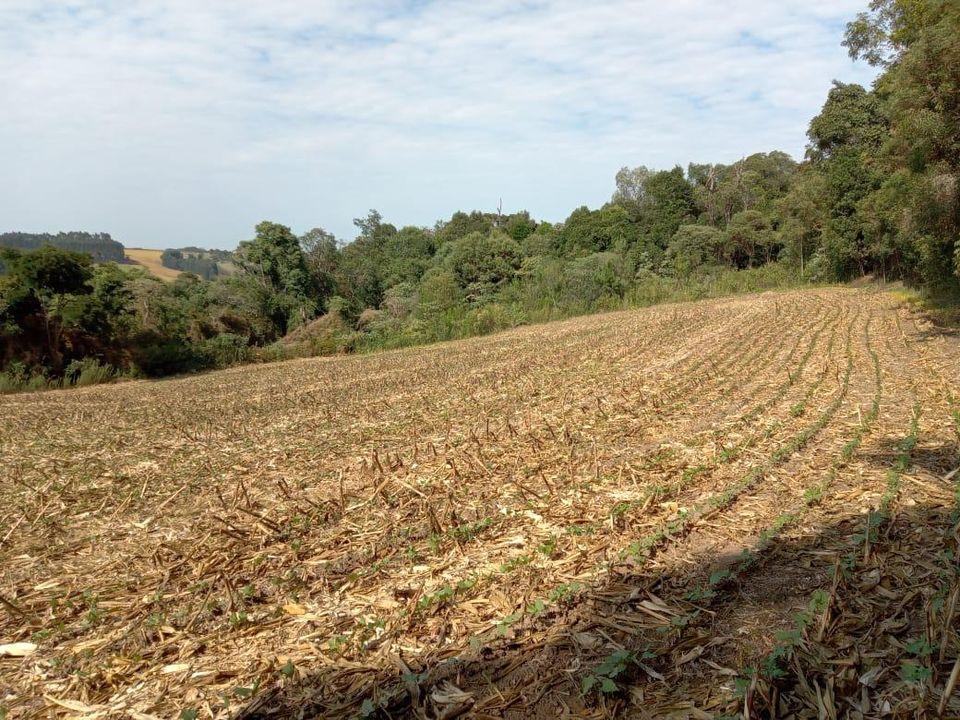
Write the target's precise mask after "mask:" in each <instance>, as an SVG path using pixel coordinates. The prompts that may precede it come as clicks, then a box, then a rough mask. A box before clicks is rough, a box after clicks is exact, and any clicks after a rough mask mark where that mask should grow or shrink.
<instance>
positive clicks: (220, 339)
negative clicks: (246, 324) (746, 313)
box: [200, 333, 250, 368]
mask: <svg viewBox="0 0 960 720" xmlns="http://www.w3.org/2000/svg"><path fill="white" fill-rule="evenodd" d="M200 351H201V352H202V353H203V355H204V356H205V361H206V362H205V363H204V364H205V365H207V366H209V367H217V368H224V367H230V366H231V365H237V364H238V363H242V362H244V361H245V360H248V359H249V357H250V348H249V346H248V345H247V339H246V338H244V337H241V336H240V335H235V334H233V333H221V334H220V335H217V336H215V337H212V338H210V339H209V340H204V341H203V342H202V343H201V344H200Z"/></svg>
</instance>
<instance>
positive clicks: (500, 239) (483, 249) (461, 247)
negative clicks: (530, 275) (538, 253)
mask: <svg viewBox="0 0 960 720" xmlns="http://www.w3.org/2000/svg"><path fill="white" fill-rule="evenodd" d="M443 250H444V258H443V263H444V266H445V267H446V268H447V269H449V270H450V271H451V272H452V273H453V275H454V277H455V278H456V280H457V284H458V285H459V287H460V288H462V289H463V290H464V291H465V293H466V295H467V297H468V299H470V300H471V301H472V302H480V301H481V300H483V299H484V298H487V297H489V296H490V295H492V294H493V293H494V292H495V291H496V290H497V289H499V288H500V287H502V286H503V285H504V284H506V283H508V282H509V281H510V280H512V279H513V278H514V276H515V275H516V273H517V271H518V270H519V269H520V261H521V258H522V253H521V251H520V246H519V245H517V243H516V242H514V241H513V240H512V239H510V238H509V237H507V236H506V235H503V234H501V233H493V234H491V235H481V234H480V233H479V232H473V233H470V234H469V235H466V236H465V237H462V238H460V239H459V240H456V241H454V242H452V243H450V244H449V245H447V246H446V247H444V248H443Z"/></svg>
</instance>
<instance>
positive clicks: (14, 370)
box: [0, 358, 127, 395]
mask: <svg viewBox="0 0 960 720" xmlns="http://www.w3.org/2000/svg"><path fill="white" fill-rule="evenodd" d="M125 377H127V375H126V374H124V373H123V372H121V371H120V370H117V369H116V368H115V367H113V366H112V365H109V364H107V363H101V362H100V361H99V360H97V359H96V358H84V359H83V360H74V361H73V362H71V363H70V364H69V365H68V366H67V368H66V370H65V371H64V375H63V377H48V376H47V375H46V374H45V373H43V372H38V371H37V370H30V369H28V368H27V367H26V366H25V365H23V364H22V363H16V362H15V363H11V364H10V365H9V367H7V369H6V370H5V371H4V372H0V395H5V394H10V393H17V392H38V391H40V390H59V389H61V388H71V387H86V386H89V385H101V384H103V383H108V382H114V381H115V380H119V379H121V378H125Z"/></svg>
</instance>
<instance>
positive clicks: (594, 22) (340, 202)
mask: <svg viewBox="0 0 960 720" xmlns="http://www.w3.org/2000/svg"><path fill="white" fill-rule="evenodd" d="M862 5H863V0H839V1H837V2H822V3H819V4H817V3H810V2H809V1H808V0H781V1H780V2H776V3H773V2H763V1H761V0H744V1H741V2H734V1H733V0H730V1H728V2H714V1H708V0H699V1H694V0H676V1H674V2H670V3H664V2H652V1H647V0H632V1H631V0H608V1H607V2H596V3H591V4H589V5H588V4H587V3H583V2H581V1H580V0H538V1H530V2H516V1H513V2H507V0H488V1H487V2H483V3H478V2H467V1H466V0H448V1H446V2H442V1H437V2H422V1H419V2H413V1H408V2H396V1H387V0H381V1H377V2H365V3H351V2H346V1H343V2H309V1H307V0H273V1H272V2H269V3H265V2H260V1H256V0H204V1H203V2H197V0H115V1H109V0H99V1H98V0H71V1H68V2H62V1H59V2H47V1H45V0H0V99H2V101H3V109H2V110H0V156H2V157H3V158H4V161H5V162H4V165H5V172H4V173H3V179H2V180H0V230H2V229H32V230H57V229H68V228H70V229H73V228H76V229H90V230H107V231H110V232H113V233H114V234H115V236H117V237H118V238H119V239H121V240H122V241H124V242H125V243H127V244H128V245H137V244H151V245H156V246H161V247H164V246H171V245H183V244H188V243H190V244H204V245H218V246H222V247H231V246H233V245H234V244H235V243H236V241H237V240H240V239H243V238H244V237H246V236H247V235H248V234H249V233H250V229H251V227H252V225H253V224H254V223H255V222H257V221H258V220H260V219H264V218H270V219H275V220H279V221H282V222H286V223H288V224H291V225H292V226H293V227H294V229H296V230H304V229H306V228H307V227H310V226H313V225H317V224H320V225H324V226H326V227H328V228H330V229H332V230H333V231H335V232H336V233H337V234H338V235H341V236H344V235H349V234H350V231H351V226H350V219H351V218H352V217H354V216H358V215H361V214H363V213H364V212H365V211H366V209H367V208H369V207H377V208H379V209H380V210H381V211H382V212H383V213H384V215H385V216H386V217H387V218H388V219H390V220H392V221H394V222H396V223H398V224H400V223H415V224H431V223H432V222H433V221H434V220H436V219H437V218H439V217H442V216H445V215H449V213H450V212H451V211H453V210H454V209H457V208H464V209H470V208H473V207H485V208H492V207H494V206H495V205H496V203H497V200H498V198H499V197H501V196H502V197H503V198H504V205H505V207H508V208H511V209H513V208H519V207H527V208H529V209H530V210H531V211H532V212H533V213H534V214H535V215H538V216H542V217H547V218H549V219H554V220H557V219H562V218H563V217H565V216H566V214H567V213H568V212H569V211H570V210H571V209H572V208H573V207H574V206H576V205H579V204H583V203H587V204H592V205H596V204H598V203H600V202H602V201H603V200H605V199H606V198H607V197H608V196H609V195H610V192H611V190H612V179H613V174H614V173H615V171H616V170H617V168H619V167H620V166H621V165H624V164H630V165H637V164H646V165H651V166H659V167H666V166H672V165H673V164H676V163H681V164H685V163H686V162H688V161H691V160H693V161H730V160H733V159H736V158H737V157H739V156H742V155H744V154H746V153H749V152H754V151H760V150H770V149H774V148H780V149H784V150H787V151H788V152H792V153H794V154H799V153H800V151H801V150H802V147H803V143H804V131H805V129H806V124H807V122H808V120H809V118H810V117H811V116H812V115H813V114H815V112H816V111H817V110H818V108H819V106H820V105H821V104H822V102H823V99H824V97H825V94H826V91H827V89H828V88H829V84H830V81H831V80H832V79H833V78H842V79H847V80H857V81H860V82H869V80H870V78H871V77H872V76H871V73H870V71H869V70H868V69H866V68H863V67H856V66H854V65H852V64H851V63H850V61H849V60H848V59H847V58H846V55H845V53H844V52H843V48H842V47H840V44H839V43H840V39H841V34H842V27H843V22H844V21H845V20H846V19H849V18H850V17H852V16H853V15H854V14H855V13H856V12H857V11H858V10H859V9H861V6H862ZM3 226H6V227H3Z"/></svg>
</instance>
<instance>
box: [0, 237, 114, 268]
mask: <svg viewBox="0 0 960 720" xmlns="http://www.w3.org/2000/svg"><path fill="white" fill-rule="evenodd" d="M44 245H53V246H54V247H58V248H61V249H63V250H73V251H74V252H79V253H86V254H88V255H90V256H91V257H92V258H93V259H94V260H96V261H97V262H111V261H112V262H123V245H122V244H120V243H119V242H117V241H116V240H114V239H113V238H112V237H110V233H88V232H77V231H71V232H61V233H57V234H56V235H53V234H51V233H25V232H6V233H0V247H6V248H15V249H17V250H36V249H37V248H40V247H43V246H44Z"/></svg>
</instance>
